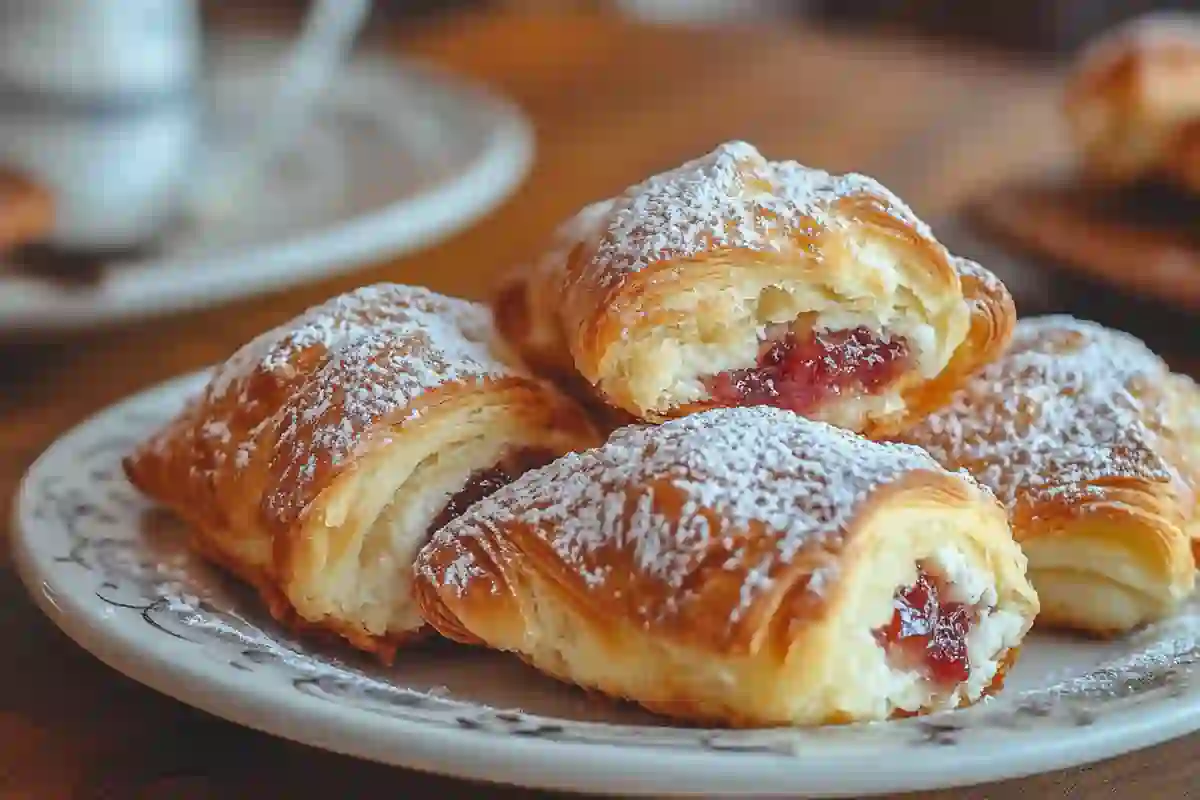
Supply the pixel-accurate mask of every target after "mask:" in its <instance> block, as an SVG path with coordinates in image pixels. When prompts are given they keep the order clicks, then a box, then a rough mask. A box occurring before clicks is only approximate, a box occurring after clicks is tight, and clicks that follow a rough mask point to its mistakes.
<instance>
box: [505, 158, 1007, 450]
mask: <svg viewBox="0 0 1200 800" xmlns="http://www.w3.org/2000/svg"><path fill="white" fill-rule="evenodd" d="M495 305H496V314H497V318H498V324H499V326H500V328H501V330H502V331H503V332H504V334H505V335H506V336H507V337H508V338H509V339H510V340H511V341H513V342H514V343H516V344H517V346H518V347H519V348H520V350H521V351H522V353H523V354H524V356H525V357H526V358H527V359H528V360H529V361H531V362H532V363H535V364H538V365H541V366H542V367H543V368H544V369H548V370H549V371H550V372H552V373H553V374H555V375H557V376H561V375H563V374H564V373H575V374H577V375H578V377H579V378H581V379H582V381H583V382H585V383H586V384H587V385H589V386H590V387H593V388H594V390H595V391H596V392H598V394H599V395H600V396H601V397H602V398H603V399H604V400H605V401H606V402H607V403H608V404H610V405H612V406H614V407H616V408H619V409H622V410H623V411H625V412H627V413H628V414H630V415H632V417H634V418H637V419H643V420H649V421H661V420H663V419H667V418H671V417H676V416H681V415H685V414H688V413H692V412H694V411H699V410H702V409H705V408H711V407H732V406H743V405H770V406H776V407H782V408H787V409H789V410H792V411H795V412H797V413H801V414H803V415H805V416H808V417H811V418H814V419H820V420H824V421H828V422H831V423H834V424H837V425H839V426H841V427H845V428H848V429H851V430H855V431H859V432H864V433H866V434H868V435H871V436H877V435H883V434H886V433H889V432H895V431H897V430H900V429H902V428H903V427H905V426H906V425H907V424H909V423H910V422H911V421H912V420H914V419H916V418H919V417H920V416H922V415H924V414H925V413H927V412H929V411H931V410H933V409H934V408H936V407H937V406H938V405H940V404H941V403H943V402H945V401H946V400H947V399H948V397H949V392H950V390H952V389H953V388H955V387H956V386H957V385H958V384H959V383H961V379H962V377H963V376H965V375H967V374H970V373H971V372H973V371H974V370H975V369H977V368H978V367H979V366H981V365H982V364H983V363H986V362H987V361H988V360H990V359H991V358H992V357H994V355H995V354H996V353H998V352H999V351H1000V349H1001V348H1002V347H1003V346H1004V344H1005V342H1006V340H1007V336H1008V335H1009V333H1010V332H1011V327H1012V322H1013V319H1014V317H1015V311H1014V309H1013V304H1012V299H1011V298H1010V297H1009V294H1008V292H1007V290H1006V289H1005V288H1004V286H1003V284H1001V283H1000V281H999V280H997V279H996V278H995V276H993V275H992V274H991V273H989V272H987V271H986V270H984V269H982V268H981V267H979V266H978V265H975V264H971V263H970V262H967V261H964V260H960V259H955V258H953V257H952V256H951V255H950V254H949V253H947V251H946V249H945V248H944V247H943V246H942V245H941V244H939V243H938V242H937V240H936V239H934V237H933V235H932V234H931V233H930V231H929V229H928V227H927V226H926V225H925V224H924V223H922V222H921V221H920V220H919V219H918V218H917V217H916V216H915V215H914V214H913V213H912V211H910V210H909V209H908V208H907V207H906V206H905V205H904V204H903V203H902V202H901V201H900V200H899V199H898V198H897V197H895V196H894V195H893V194H891V193H890V192H889V191H888V190H887V189H885V188H884V187H883V186H881V185H879V184H878V183H877V182H875V181H874V180H872V179H870V178H867V177H865V176H862V175H855V174H851V175H842V176H836V175H830V174H829V173H826V172H823V171H820V170H815V169H809V168H807V167H804V166H801V165H800V164H797V163H795V162H793V161H783V162H771V161H767V160H765V159H764V158H763V157H762V156H761V155H760V154H759V153H758V151H757V150H755V149H754V148H753V147H752V146H750V145H748V144H745V143H742V142H732V143H728V144H724V145H722V146H721V147H719V148H717V149H716V150H715V151H713V152H711V153H709V154H708V155H706V156H704V157H702V158H699V159H697V160H695V161H691V162H688V163H687V164H684V165H683V166H681V167H679V168H678V169H675V170H672V171H669V172H666V173H663V174H661V175H656V176H654V177H652V178H650V179H649V180H647V181H645V182H643V183H641V184H638V185H636V186H634V187H631V188H630V189H628V190H627V191H626V192H625V193H624V194H622V195H621V196H619V197H617V198H615V199H612V200H608V201H604V202H601V203H596V204H594V205H592V206H589V207H588V208H586V209H585V210H584V211H583V212H581V214H580V215H579V216H577V217H576V218H574V219H572V220H570V221H569V222H568V223H566V224H565V225H564V226H563V227H562V228H561V229H560V230H559V231H558V233H557V235H556V237H555V240H554V242H553V243H552V246H551V247H550V248H549V249H548V252H547V253H546V255H545V256H544V257H543V258H542V259H540V260H539V261H537V262H536V263H534V264H533V265H531V266H530V267H528V268H523V269H522V270H519V271H517V272H516V273H514V274H513V275H511V276H509V278H508V279H507V281H506V282H505V284H504V286H503V287H502V289H501V291H500V292H499V293H498V295H497V298H496V303H495Z"/></svg>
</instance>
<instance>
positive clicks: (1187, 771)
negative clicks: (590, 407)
mask: <svg viewBox="0 0 1200 800" xmlns="http://www.w3.org/2000/svg"><path fill="white" fill-rule="evenodd" d="M394 44H395V46H397V47H400V48H402V49H405V50H407V51H409V52H411V53H419V54H423V55H425V56H428V57H430V58H432V59H435V60H437V61H439V62H441V63H443V64H446V65H449V66H451V67H452V68H454V69H457V70H459V71H462V72H465V73H468V74H472V75H476V76H479V77H481V78H483V79H485V80H487V81H488V82H490V83H491V84H493V85H494V86H496V87H498V88H499V89H500V90H502V91H504V92H507V93H508V94H509V95H511V96H512V97H513V98H515V99H516V100H517V101H518V102H519V103H520V104H522V105H523V106H524V108H525V109H527V111H528V112H529V113H530V114H531V116H532V117H533V119H534V121H535V123H536V127H537V132H538V136H539V153H538V159H537V166H536V169H535V172H534V174H533V175H532V177H531V179H530V180H529V182H528V183H527V184H526V185H525V186H524V188H523V189H522V190H521V191H520V192H519V194H518V195H517V196H516V197H515V198H514V199H513V200H512V201H511V202H509V203H508V204H506V205H505V206H504V207H503V208H502V209H500V210H499V211H498V212H497V213H495V214H494V215H493V216H491V217H490V218H488V219H487V220H485V221H483V222H482V223H481V224H479V225H477V226H476V227H474V228H473V229H472V230H470V231H468V232H467V233H465V234H463V235H461V236H459V237H458V238H456V239H454V240H453V241H451V242H449V243H446V244H444V245H442V246H440V247H437V248H435V249H433V250H431V251H429V252H427V253H424V254H421V255H418V256H415V257H412V258H408V259H405V260H403V261H400V262H397V263H392V264H387V265H382V266H379V267H376V268H372V269H367V270H363V271H361V272H359V273H357V274H355V275H352V276H349V277H344V278H341V279H338V280H334V281H329V282H326V283H323V284H320V285H316V286H309V287H305V288H303V289H297V290H294V291H290V292H286V293H282V294H277V295H272V296H270V297H267V298H260V299H255V300H250V301H246V302H241V303H237V304H235V305H230V306H226V307H224V308H221V309H217V310H212V311H208V312H203V313H197V314H193V315H188V316H180V317H177V318H174V319H170V320H160V321H156V322H151V323H146V324H143V325H139V326H137V327H131V328H124V329H121V330H112V331H107V332H97V333H89V334H86V335H82V336H77V337H74V338H72V339H70V340H65V341H58V342H50V343H42V344H36V345H34V344H25V345H20V344H15V345H7V346H0V386H2V387H3V390H2V391H0V514H2V518H3V519H5V520H7V519H8V515H9V511H10V502H11V496H12V493H13V491H14V489H15V487H16V484H17V481H18V479H19V477H20V475H21V474H22V472H23V471H24V469H25V468H26V466H27V465H28V464H29V463H30V462H31V461H32V460H33V459H34V458H35V457H36V456H37V455H38V453H39V452H40V451H41V450H42V449H43V448H44V447H46V446H47V445H48V444H49V443H50V442H51V441H52V440H53V439H54V438H55V437H56V436H58V435H59V434H60V433H61V432H63V431H64V430H65V429H66V428H68V427H69V426H71V425H73V424H75V423H77V422H79V421H80V420H82V419H83V418H84V417H86V416H87V415H88V414H90V413H91V412H93V411H95V410H97V409H99V408H101V407H103V406H105V405H107V404H109V403H111V402H114V401H116V400H118V399H120V398H122V397H124V396H125V395H127V394H129V393H131V392H134V391H137V390H139V389H142V388H145V387H147V386H149V385H151V384H153V383H155V382H158V381H160V380H163V379H166V378H168V377H171V376H173V375H176V374H179V373H181V372H185V371H188V370H192V369H196V368H198V367H201V366H203V365H205V364H208V363H210V362H214V361H217V360H219V359H222V358H224V357H225V356H226V355H227V354H228V353H229V352H230V351H231V350H233V349H234V348H235V347H236V346H237V345H239V344H240V343H242V342H243V341H244V340H246V339H248V338H250V337H251V336H252V335H253V334H255V333H257V332H259V331H261V330H263V329H265V328H266V327H268V326H270V325H272V324H273V323H276V322H279V321H282V320H283V319H285V318H287V317H289V316H291V315H293V314H294V313H296V312H298V311H300V310H301V309H303V308H305V307H307V306H308V305H311V304H313V303H314V302H317V301H318V300H320V299H323V298H324V297H326V296H328V295H331V294H333V293H336V292H340V291H342V290H345V289H347V288H349V287H351V286H353V285H356V284H359V283H364V282H368V281H376V280H380V279H390V280H400V281H406V282H420V283H426V284H428V285H430V286H432V287H434V288H436V289H438V290H441V291H446V292H456V293H460V294H463V295H467V296H474V297H478V296H480V295H482V293H483V292H484V291H485V288H486V286H487V284H488V282H489V281H490V279H491V278H492V276H493V275H494V274H495V272H496V270H497V269H499V268H500V267H502V266H503V265H505V264H507V263H509V262H511V261H513V260H516V259H520V258H523V257H525V256H527V255H528V254H529V253H531V252H532V251H533V250H534V248H535V247H536V245H537V244H538V242H539V241H540V239H541V237H542V236H544V235H545V233H546V232H547V231H548V230H549V229H550V228H551V227H552V226H553V225H554V224H555V223H556V222H557V221H558V220H559V219H560V218H561V217H563V216H564V215H565V214H567V213H569V212H571V211H573V210H575V209H576V208H577V207H578V206H580V205H581V204H582V203H584V202H586V201H588V200H591V199H593V198H597V197H600V196H603V195H606V194H608V193H610V192H613V191H614V190H617V189H619V188H621V187H623V186H624V185H626V184H628V183H630V182H632V181H634V180H637V179H640V178H642V177H644V176H645V175H647V174H648V173H651V172H653V171H656V170H658V169H660V168H663V167H667V166H671V165H674V164H675V163H677V162H679V161H681V160H682V159H684V158H687V157H690V156H693V155H696V154H699V153H701V152H703V151H704V150H706V149H707V148H709V147H710V146H711V145H713V144H715V143H716V142H718V141H720V140H722V139H726V138H734V137H736V138H744V139H747V140H749V141H752V142H754V143H756V144H758V145H759V146H760V147H761V148H762V149H763V150H764V151H765V152H766V153H767V154H769V155H772V156H777V157H794V158H797V159H800V160H802V161H806V162H809V163H814V164H819V165H822V166H824V167H826V168H829V169H832V170H844V169H857V170H860V171H864V172H868V173H871V174H874V175H876V176H877V177H879V178H881V179H882V180H884V181H885V182H886V183H888V184H890V185H891V186H892V187H893V188H894V189H896V190H897V191H898V192H900V193H901V194H902V195H903V196H905V197H906V198H907V199H908V200H910V201H911V202H912V204H913V205H914V206H915V207H916V208H917V209H918V211H919V212H921V213H922V214H924V215H925V216H927V217H928V218H936V217H938V215H940V214H943V213H945V212H947V211H948V210H950V209H951V208H952V207H953V206H954V204H955V203H956V202H958V201H960V200H961V199H963V198H964V197H966V196H967V195H969V194H971V193H972V192H974V191H975V190H976V188H978V187H979V186H981V185H983V184H986V183H987V182H989V181H991V180H995V179H996V178H997V177H1000V176H1004V175H1008V174H1011V173H1014V172H1018V171H1022V170H1029V169H1038V168H1039V165H1043V164H1047V163H1051V162H1055V161H1057V160H1060V159H1061V157H1062V152H1061V146H1060V145H1059V144H1058V142H1060V141H1061V139H1060V137H1059V135H1058V121H1057V119H1056V117H1055V114H1054V109H1053V103H1052V101H1053V91H1054V86H1055V84H1054V77H1053V76H1052V75H1046V74H1042V73H1039V72H1037V71H1022V70H1019V69H1016V68H1015V67H1011V66H1006V65H1005V64H1004V63H1003V62H1001V61H999V60H986V59H981V58H980V57H979V56H977V55H975V56H971V57H967V56H964V55H961V54H958V55H956V54H954V53H948V52H937V51H934V50H933V49H931V48H930V47H928V46H919V45H916V44H898V43H895V42H890V43H884V42H881V41H876V42H871V41H862V40H852V39H833V38H827V37H825V36H821V35H817V34H814V33H811V32H804V31H800V30H795V29H791V30H789V29H775V30H721V31H716V30H714V31H703V30H673V29H665V28H664V29H657V28H652V27H632V26H628V25H625V24H622V23H618V22H614V21H600V20H589V19H584V18H574V19H565V18H560V19H548V18H544V19H540V20H517V19H509V18H504V17H496V18H491V17H470V18H457V19H454V20H452V21H449V22H444V23H439V24H438V25H437V26H436V27H426V28H424V29H422V30H418V31H408V32H407V33H406V34H405V36H404V37H403V38H402V39H399V40H397V41H396V42H395V43H394ZM247 268H248V269H252V268H253V265H247ZM1122 308H1125V306H1124V305H1122ZM0 642H2V643H3V644H2V645H0V647H2V648H3V657H2V658H0V685H2V686H3V687H4V689H3V690H0V797H4V798H9V797H14V798H15V797H36V798H58V797H113V798H200V797H204V798H208V797H213V798H215V797H221V798H230V797H243V796H244V797H251V796H253V797H275V796H287V797H307V796H314V797H317V796H322V797H354V796H373V795H375V794H377V793H380V792H383V793H386V795H387V796H406V795H407V794H408V793H410V792H416V791H421V790H427V789H432V790H449V789H452V788H455V787H462V786H464V784H459V783H457V782H454V781H450V780H446V779H441V778H434V777H429V776H425V775H421V774H418V773H410V772H406V771H402V770H397V769H391V768H386V767H382V766H378V765H372V764H366V763H360V762H356V761H354V760H352V759H349V758H342V757H338V756H333V755H329V754H326V753H323V752H320V751H317V750H311V749H308V748H304V747H301V746H298V745H293V744H289V743H286V742H283V741H279V740H276V739H273V738H271V737H268V736H264V735H260V734H257V733H253V732H250V731H247V730H243V729H241V728H238V727H235V726H233V725H231V724H228V723H225V722H223V721H220V720H217V719H215V718H212V717H209V716H207V715H205V714H202V713H200V712H197V711H193V710H191V709H189V708H187V707H185V706H183V705H180V704H178V703H176V702H174V701H171V700H168V699H166V698H164V697H161V696H159V695H156V694H155V693H153V692H151V691H150V690H148V689H144V688H142V687H140V686H138V685H136V684H134V683H133V682H131V681H129V680H127V679H125V678H123V677H122V676H120V675H118V674H116V673H114V672H112V671H110V670H108V669H107V668H105V667H104V666H102V665H101V664H99V663H98V662H96V661H95V660H93V659H92V658H91V657H90V656H89V655H87V654H86V653H84V652H82V651H81V650H79V649H78V648H76V647H75V646H73V645H72V644H71V643H70V642H69V641H67V640H66V638H65V637H64V636H63V635H61V634H60V633H59V632H58V631H57V630H56V629H54V628H53V627H52V626H51V625H50V623H49V622H47V621H46V620H45V619H44V618H43V617H42V616H41V615H40V614H39V613H38V612H37V611H36V610H35V608H34V607H33V605H32V604H31V603H30V602H29V601H28V600H27V599H26V598H25V595H24V592H23V590H22V588H21V587H20V585H19V583H18V581H17V579H16V577H15V576H14V575H13V574H12V571H11V561H10V558H9V556H8V553H7V549H6V548H4V549H0ZM1198 747H1200V737H1193V738H1191V739H1188V740H1183V741H1180V742H1176V743H1173V744H1170V745H1166V746H1163V747H1159V748H1156V749H1153V750H1149V751H1145V752H1141V753H1136V754H1133V755H1130V756H1126V757H1124V758H1120V759H1117V760H1114V761H1111V762H1107V763H1104V764H1100V765H1097V766H1093V767H1088V768H1084V769H1075V770H1069V771H1067V772H1063V773H1059V774H1053V775H1047V776H1041V777H1037V778H1031V779H1028V780H1023V781H1014V782H1011V783H1008V784H1004V785H1000V786H992V787H981V788H979V789H975V790H967V791H961V792H946V793H933V794H927V795H921V797H924V798H928V799H929V800H933V799H934V798H937V799H938V800H948V798H951V797H956V798H967V799H968V800H983V798H987V800H1007V798H1017V797H1019V796H1020V795H1021V793H1028V795H1029V796H1031V797H1054V798H1062V797H1071V798H1089V799H1090V798H1099V797H1105V798H1137V799H1138V800H1159V799H1161V800H1168V798H1169V799H1170V800H1179V798H1183V797H1186V796H1188V794H1189V792H1190V791H1192V790H1193V787H1194V786H1197V785H1200V762H1197V761H1196V760H1195V758H1194V754H1195V752H1196V750H1197V748H1198ZM863 758H864V766H868V765H869V761H870V754H868V753H864V755H863ZM490 796H495V797H533V796H545V795H535V794H533V793H527V792H523V791H518V790H511V791H508V790H505V791H497V792H495V793H494V794H491V795H490Z"/></svg>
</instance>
